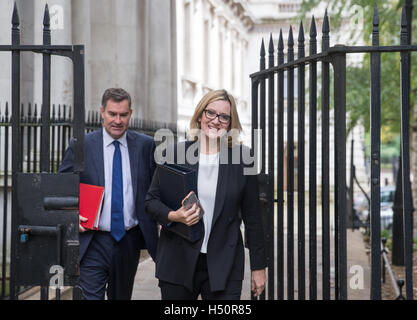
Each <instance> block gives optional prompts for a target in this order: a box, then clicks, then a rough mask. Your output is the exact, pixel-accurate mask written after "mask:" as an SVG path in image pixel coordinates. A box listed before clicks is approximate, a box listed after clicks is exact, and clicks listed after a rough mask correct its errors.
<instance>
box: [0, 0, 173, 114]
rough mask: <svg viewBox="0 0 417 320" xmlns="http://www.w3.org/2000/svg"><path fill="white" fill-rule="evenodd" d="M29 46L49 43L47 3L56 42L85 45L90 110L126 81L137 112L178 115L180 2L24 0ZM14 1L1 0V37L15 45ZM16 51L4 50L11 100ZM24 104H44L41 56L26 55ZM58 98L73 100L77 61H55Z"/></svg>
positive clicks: (0, 77) (2, 76)
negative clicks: (13, 53) (110, 89)
mask: <svg viewBox="0 0 417 320" xmlns="http://www.w3.org/2000/svg"><path fill="white" fill-rule="evenodd" d="M16 3H17V7H18V10H19V15H20V22H21V26H20V28H21V33H22V43H23V44H41V43H42V28H43V26H42V22H43V14H44V8H45V4H46V3H48V6H49V12H50V17H51V29H52V44H63V45H67V44H84V45H85V97H86V100H85V102H86V110H98V107H99V106H100V101H101V95H102V93H103V91H104V90H105V89H106V88H108V87H113V86H118V87H123V88H125V89H126V90H127V91H129V92H130V93H131V95H132V99H133V102H134V108H135V111H134V116H137V117H140V118H144V119H154V120H159V121H163V122H175V121H176V118H177V98H176V94H177V90H176V81H177V78H176V75H177V74H176V63H177V61H176V32H175V30H176V10H175V0H140V1H138V0H118V1H115V0H72V1H67V0H48V1H46V0H37V1H27V0H17V1H16ZM13 4H14V0H5V1H2V2H1V3H0V12H1V13H0V15H1V19H0V28H1V30H2V32H1V33H0V43H2V44H9V43H10V39H11V36H10V32H8V31H9V30H10V28H11V16H12V11H13ZM7 55H10V54H6V53H2V61H4V63H2V66H1V69H0V84H1V89H0V97H1V101H5V100H10V91H11V88H10V58H9V56H7ZM21 74H22V84H21V85H22V89H21V99H22V102H24V103H27V102H35V103H39V104H40V103H41V97H42V91H41V85H42V80H41V79H42V57H41V56H40V55H37V54H32V53H24V54H22V73H21ZM51 82H52V88H51V103H55V104H67V105H72V95H73V87H72V64H71V62H70V61H68V60H67V59H66V58H62V57H54V58H53V59H52V81H51Z"/></svg>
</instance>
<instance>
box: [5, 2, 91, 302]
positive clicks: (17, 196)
mask: <svg viewBox="0 0 417 320" xmlns="http://www.w3.org/2000/svg"><path fill="white" fill-rule="evenodd" d="M19 25H20V22H19V15H18V10H17V6H16V3H15V5H14V9H13V17H12V44H11V45H0V51H7V52H11V56H12V118H11V122H12V186H13V189H12V219H11V261H10V298H11V299H17V298H18V294H19V290H20V287H21V286H41V287H42V290H41V298H42V299H48V286H49V285H50V284H51V281H52V280H57V281H55V283H54V284H56V287H57V292H56V297H57V298H59V295H60V291H59V290H60V288H61V287H62V286H75V285H76V284H77V283H78V275H79V270H78V263H79V262H78V260H79V257H78V248H79V242H78V185H79V183H78V181H79V172H80V171H82V169H83V166H84V163H83V146H84V46H82V45H74V46H55V45H51V31H50V19H49V10H48V5H46V7H45V12H44V21H43V44H42V45H21V44H20V29H19ZM24 51H26V52H34V53H39V54H42V56H43V79H42V80H43V82H42V84H43V87H42V112H41V113H42V118H41V121H42V129H41V159H40V171H41V173H23V168H22V157H23V152H22V148H21V143H22V137H21V135H22V130H21V128H22V127H21V123H20V120H21V114H20V112H21V111H20V74H21V69H20V54H21V52H24ZM52 55H57V56H64V57H67V58H70V59H71V60H72V62H73V76H74V122H73V135H74V139H75V150H76V152H75V157H74V174H54V173H51V166H50V153H51V152H50V143H51V142H50V107H51V106H50V95H51V56H52ZM5 223H6V222H5ZM54 275H55V276H56V278H53V276H54ZM4 276H5V274H4V273H3V277H4ZM59 277H62V278H61V279H59ZM3 280H4V279H3ZM3 283H5V281H3ZM75 291H76V292H77V290H75Z"/></svg>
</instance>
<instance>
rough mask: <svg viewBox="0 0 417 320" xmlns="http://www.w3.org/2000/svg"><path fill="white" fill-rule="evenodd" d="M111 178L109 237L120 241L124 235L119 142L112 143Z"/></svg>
mask: <svg viewBox="0 0 417 320" xmlns="http://www.w3.org/2000/svg"><path fill="white" fill-rule="evenodd" d="M113 144H114V155H113V176H112V187H111V231H110V233H111V235H112V236H113V238H114V239H115V240H116V241H120V239H122V238H123V236H124V235H125V234H126V230H125V224H124V221H123V176H122V154H121V153H120V146H119V141H113Z"/></svg>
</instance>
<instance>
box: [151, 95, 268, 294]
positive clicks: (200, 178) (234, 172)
mask: <svg viewBox="0 0 417 320" xmlns="http://www.w3.org/2000/svg"><path fill="white" fill-rule="evenodd" d="M190 127H191V131H193V132H194V136H195V139H194V140H195V141H187V142H185V146H184V145H182V146H181V147H179V146H178V148H176V149H175V150H176V151H175V159H180V158H181V159H185V164H183V165H184V166H187V167H189V168H192V169H195V170H196V172H197V181H196V183H195V185H196V186H197V189H196V190H193V191H194V192H195V193H196V194H197V196H198V198H199V201H200V204H201V206H202V208H203V209H204V215H203V217H202V218H201V219H200V218H199V215H200V208H199V207H197V206H196V205H193V206H192V207H191V208H190V209H189V210H186V209H185V208H184V206H181V207H180V208H170V207H168V206H167V205H165V204H164V203H163V202H162V201H161V198H160V185H159V180H158V178H157V175H158V169H157V171H156V172H155V175H154V178H153V181H152V184H151V187H150V189H149V191H148V194H147V197H146V201H145V202H146V203H145V207H146V212H147V213H148V214H150V215H151V216H152V217H153V218H154V219H155V220H156V221H157V222H159V223H160V224H161V225H162V229H161V233H160V239H159V242H158V249H157V257H156V277H157V278H158V279H159V286H160V288H161V294H162V299H164V300H165V299H197V298H198V296H199V295H200V294H201V297H202V299H210V300H213V299H221V300H223V299H240V295H241V290H242V281H243V275H244V266H245V262H244V244H243V239H242V233H241V229H240V226H241V222H242V220H243V222H244V226H245V238H246V242H247V248H248V249H249V256H250V268H251V271H252V273H251V276H252V292H253V294H254V295H255V296H258V295H260V294H261V293H262V291H263V290H264V288H265V281H266V274H265V267H266V259H265V248H264V233H263V226H262V220H261V214H260V206H259V199H258V197H259V193H258V181H257V176H256V175H253V174H247V171H245V168H247V166H246V165H245V164H244V162H243V159H242V155H243V154H244V153H245V151H246V152H247V151H248V149H247V148H246V147H244V146H242V145H241V144H240V143H238V142H237V141H236V140H237V137H238V135H239V134H240V132H241V130H242V128H241V124H240V121H239V117H238V113H237V110H236V103H235V100H234V98H233V96H232V95H230V94H229V93H227V92H226V91H225V90H216V91H211V92H209V93H208V94H206V95H205V96H204V97H203V98H202V99H201V101H200V102H199V104H198V105H197V107H196V110H195V112H194V115H193V117H192V119H191V125H190ZM190 148H192V149H190ZM179 150H183V152H184V151H185V154H183V155H182V156H181V157H179V154H178V153H179V152H180V151H179ZM236 155H237V157H238V160H236ZM170 187H172V188H176V186H170ZM172 223H183V224H186V225H188V226H194V228H196V227H197V228H201V233H202V236H201V238H200V239H199V240H198V241H195V242H190V241H188V240H186V239H185V238H183V237H181V236H179V235H178V234H176V233H174V232H171V231H170V229H169V228H170V226H172Z"/></svg>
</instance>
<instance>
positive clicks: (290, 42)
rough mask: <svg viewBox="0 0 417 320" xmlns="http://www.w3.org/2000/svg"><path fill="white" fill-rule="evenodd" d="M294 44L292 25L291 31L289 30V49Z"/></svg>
mask: <svg viewBox="0 0 417 320" xmlns="http://www.w3.org/2000/svg"><path fill="white" fill-rule="evenodd" d="M293 46H294V37H293V35H292V25H290V31H289V32H288V49H290V48H292V47H293Z"/></svg>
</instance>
